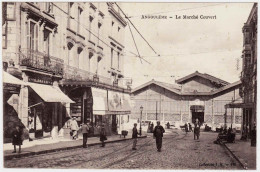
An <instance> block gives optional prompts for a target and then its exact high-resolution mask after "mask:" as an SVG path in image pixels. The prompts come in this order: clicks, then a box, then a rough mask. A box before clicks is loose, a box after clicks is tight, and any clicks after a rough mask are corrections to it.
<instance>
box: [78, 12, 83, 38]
mask: <svg viewBox="0 0 260 172" xmlns="http://www.w3.org/2000/svg"><path fill="white" fill-rule="evenodd" d="M82 11H83V10H82V9H81V8H78V22H77V25H78V30H77V31H78V33H80V24H81V23H82V15H81V13H82Z"/></svg>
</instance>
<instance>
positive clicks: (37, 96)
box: [2, 2, 130, 138]
mask: <svg viewBox="0 0 260 172" xmlns="http://www.w3.org/2000/svg"><path fill="white" fill-rule="evenodd" d="M2 15H3V21H4V22H3V25H2V28H3V33H2V42H3V47H2V48H3V54H2V56H3V64H4V66H5V70H6V71H7V72H8V73H9V74H11V75H13V76H15V77H16V78H19V79H21V80H23V81H24V83H25V84H23V85H21V86H16V87H17V90H18V91H16V92H15V93H14V92H10V91H9V90H10V89H9V88H10V86H9V85H6V86H5V87H4V90H6V91H5V92H6V96H5V103H4V107H6V108H4V112H5V113H4V114H5V115H4V128H5V131H6V132H5V138H8V137H10V133H9V134H8V131H9V129H10V128H12V126H13V125H16V123H17V122H14V120H15V121H20V122H21V123H22V124H23V125H24V126H25V128H26V129H27V130H30V132H32V133H33V134H31V135H34V136H33V137H48V136H51V137H53V138H56V137H59V136H61V137H62V136H65V135H68V131H67V130H68V129H67V128H68V126H69V124H68V120H69V119H70V118H71V117H76V118H77V121H78V123H79V124H82V123H83V122H86V121H88V120H89V121H90V122H91V123H92V126H93V130H92V132H93V134H94V132H96V127H95V126H97V125H100V124H101V123H105V124H106V128H107V131H108V132H109V133H112V132H114V133H118V132H119V130H120V125H119V124H123V122H122V121H127V120H126V119H128V117H127V115H128V114H129V113H130V107H129V105H128V104H129V103H128V99H129V93H130V89H129V86H128V88H126V86H125V85H124V84H123V82H124V75H123V72H124V71H123V64H124V28H125V26H126V25H127V23H126V21H125V19H124V18H123V17H122V15H121V13H120V11H119V9H118V8H117V4H115V3H90V2H88V3H83V2H82V3H78V2H63V3H51V2H15V3H12V2H6V3H3V14H2ZM7 93H8V94H7ZM14 94H15V96H14ZM11 100H12V102H15V101H14V100H17V101H16V102H17V104H18V106H19V108H18V109H17V110H14V109H13V107H14V104H12V103H10V101H11ZM18 100H19V101H18ZM9 111H10V112H9ZM11 112H12V113H13V115H9V114H12V113H11Z"/></svg>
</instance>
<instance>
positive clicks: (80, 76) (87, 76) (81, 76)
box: [63, 65, 111, 84]
mask: <svg viewBox="0 0 260 172" xmlns="http://www.w3.org/2000/svg"><path fill="white" fill-rule="evenodd" d="M64 69H65V70H64V75H63V78H64V79H65V80H67V81H91V82H94V83H95V84H97V83H103V84H110V83H111V79H110V78H107V77H104V76H101V75H97V74H95V73H91V72H88V71H86V70H83V69H79V68H76V67H73V66H69V65H65V68H64Z"/></svg>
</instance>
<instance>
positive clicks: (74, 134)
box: [70, 117, 79, 140]
mask: <svg viewBox="0 0 260 172" xmlns="http://www.w3.org/2000/svg"><path fill="white" fill-rule="evenodd" d="M70 130H71V133H72V139H73V140H76V138H77V135H78V130H79V126H78V123H77V121H76V117H73V119H72V121H71V122H70Z"/></svg>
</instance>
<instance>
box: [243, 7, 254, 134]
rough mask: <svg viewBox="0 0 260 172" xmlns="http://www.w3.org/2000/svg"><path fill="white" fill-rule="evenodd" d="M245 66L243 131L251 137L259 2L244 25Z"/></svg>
mask: <svg viewBox="0 0 260 172" xmlns="http://www.w3.org/2000/svg"><path fill="white" fill-rule="evenodd" d="M243 34H244V43H243V54H242V58H243V68H242V72H241V81H242V88H241V94H240V95H241V97H242V98H243V104H241V105H240V107H241V108H243V120H242V122H243V131H244V132H245V134H246V135H248V137H249V138H250V133H251V132H250V131H251V130H252V129H253V127H254V125H256V114H257V110H256V107H257V3H255V4H254V6H253V8H252V10H251V12H250V14H249V17H248V19H247V21H246V23H245V24H244V27H243Z"/></svg>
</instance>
